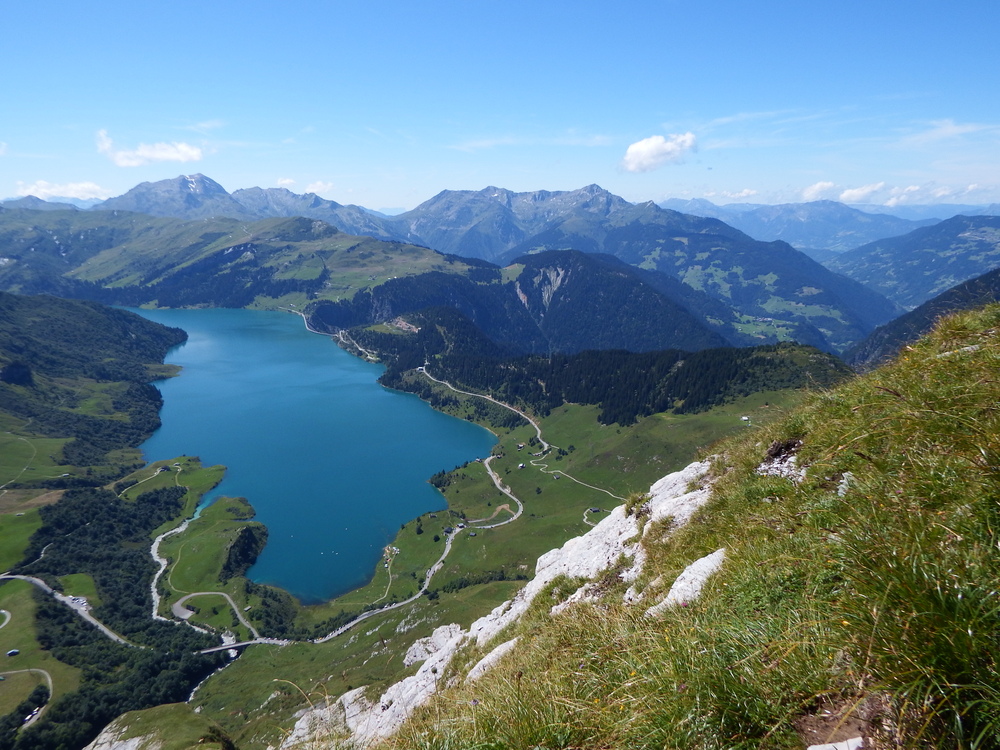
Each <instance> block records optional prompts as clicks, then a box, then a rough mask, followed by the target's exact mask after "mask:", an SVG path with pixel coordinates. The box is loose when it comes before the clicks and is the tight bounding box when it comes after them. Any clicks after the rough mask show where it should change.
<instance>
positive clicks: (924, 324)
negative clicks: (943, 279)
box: [844, 268, 1000, 370]
mask: <svg viewBox="0 0 1000 750" xmlns="http://www.w3.org/2000/svg"><path fill="white" fill-rule="evenodd" d="M998 300H1000V268H998V269H995V270H993V271H988V272H987V273H984V274H983V275H982V276H977V277H976V278H974V279H969V280H968V281H965V282H963V283H961V284H959V285H958V286H955V287H952V288H951V289H949V290H948V291H946V292H944V293H943V294H939V295H938V296H937V297H934V298H933V299H930V300H928V301H927V302H924V304H922V305H920V306H919V307H917V308H915V309H913V310H911V311H910V312H908V313H906V314H904V315H901V316H899V317H898V318H896V319H895V320H892V321H890V322H888V323H886V324H885V325H883V326H879V327H878V328H876V329H875V330H874V331H872V332H871V334H869V335H868V337H867V338H865V339H864V340H863V341H860V342H859V343H857V344H855V345H854V346H852V347H851V348H850V349H849V350H848V351H847V352H846V353H845V354H844V360H845V361H846V362H847V363H848V364H850V365H851V366H853V367H855V368H857V369H859V370H872V369H874V368H876V367H878V366H879V365H881V364H883V363H884V362H887V361H888V360H890V359H892V358H893V357H895V356H896V355H897V354H898V353H899V351H900V350H901V349H902V348H903V347H904V346H906V345H907V344H910V343H912V342H914V341H916V340H917V339H918V338H920V337H921V336H923V335H924V334H925V333H927V332H928V331H930V330H931V328H933V326H934V323H935V322H936V321H937V319H938V318H940V317H941V316H942V315H948V314H949V313H953V312H958V311H959V310H969V309H971V308H973V307H979V306H980V305H985V304H987V303H989V302H996V301H998Z"/></svg>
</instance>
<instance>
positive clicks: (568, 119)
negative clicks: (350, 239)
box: [0, 0, 1000, 209]
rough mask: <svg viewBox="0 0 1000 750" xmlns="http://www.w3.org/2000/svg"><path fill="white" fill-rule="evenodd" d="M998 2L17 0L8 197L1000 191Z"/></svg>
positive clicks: (5, 177) (722, 196) (752, 197)
mask: <svg viewBox="0 0 1000 750" xmlns="http://www.w3.org/2000/svg"><path fill="white" fill-rule="evenodd" d="M998 21H1000V5H998V4H996V3H995V2H990V1H989V0H970V2H968V3H965V4H963V5H962V7H961V8H960V9H949V8H947V7H946V6H942V5H940V4H938V3H931V2H916V3H911V4H908V5H906V6H899V5H898V4H890V3H888V2H886V0H875V1H874V2H865V3H862V2H848V3H838V4H835V5H832V6H829V7H819V6H815V5H802V4H800V3H794V2H791V1H790V0H774V1H773V2H771V3H768V4H767V5H766V6H760V5H747V4H745V3H738V2H735V1H733V0H709V2H704V3H698V4H695V3H691V2H679V1H677V0H667V1H666V2H659V3H639V2H624V3H618V4H616V5H614V6H613V7H608V6H607V5H606V4H604V3H597V2H593V0H585V1H584V2H575V3H572V4H571V3H568V2H563V1H561V0H560V1H559V2H551V3H546V4H542V5H538V4H528V3H526V2H523V1H521V0H517V1H515V2H509V3H504V4H489V5H487V4H478V3H459V2H451V1H448V2H436V3H433V4H431V5H429V6H428V5H422V6H417V5H410V4H403V3H389V4H384V5H381V6H372V5H370V4H363V3H361V2H357V1H356V0H345V1H344V2H338V3H323V2H316V1H315V0H292V1H291V2H289V3H285V4H282V5H274V4H270V3H268V4H265V3H263V2H259V0H251V1H248V2H241V3H235V2H233V1H232V0H221V1H220V2H217V3H211V4H201V3H194V2H192V1H191V0H178V2H175V3H171V4H170V5H163V4H152V3H140V4H135V3H129V4H126V3H124V2H121V0H109V2H107V3H101V4H99V5H94V4H90V5H80V4H75V5H72V6H61V5H53V4H48V5H44V4H42V5H39V4H34V5H30V4H23V3H21V4H15V5H13V6H11V7H9V8H7V9H5V19H4V27H5V31H6V33H5V34H4V43H3V44H2V45H0V62H2V63H3V64H4V66H5V69H6V70H7V71H8V76H6V77H5V82H4V84H3V93H4V96H3V101H4V110H5V116H4V117H3V118H0V197H4V198H6V197H16V196H18V195H28V194H32V195H36V196H38V197H40V198H51V197H54V196H66V197H76V198H107V197H110V196H113V195H120V194H122V193H124V192H126V191H127V190H128V189H130V188H131V187H133V186H135V185H136V184H138V183H140V182H144V181H157V180H161V179H165V178H169V177H174V176H176V175H177V174H178V173H182V172H183V173H195V172H201V173H204V174H206V175H208V176H210V177H212V179H214V180H217V181H218V182H220V183H221V184H222V185H223V186H224V187H225V188H226V189H227V190H230V191H232V190H235V189H238V188H243V187H251V186H260V187H287V188H288V189H290V190H292V191H293V192H296V193H306V192H315V193H317V194H319V195H321V196H322V197H324V198H329V199H331V200H335V201H338V202H340V203H356V204H360V205H363V206H366V207H369V208H374V209H381V208H386V207H399V208H413V207H414V206H416V205H417V204H419V203H421V202H422V201H424V200H426V199H428V198H429V197H431V196H433V195H434V194H436V193H438V192H440V191H441V190H444V189H456V190H457V189H481V188H483V187H486V186H487V185H496V186H499V187H504V188H508V189H511V190H515V191H530V190H540V189H545V190H572V189H575V188H579V187H582V186H584V185H587V184H591V183H597V184H599V185H601V186H602V187H604V188H606V189H608V190H610V191H611V192H613V193H616V194H618V195H621V196H623V197H625V198H626V199H628V200H632V201H637V202H638V201H645V200H655V201H662V200H664V199H667V198H672V197H678V198H707V199H709V200H712V201H713V202H715V203H720V204H722V203H730V202H739V201H747V202H753V203H783V202H799V201H805V200H815V199H823V198H826V199H833V200H840V201H842V202H845V203H864V202H871V203H882V204H889V205H893V204H908V203H913V204H916V203H975V204H987V203H994V202H1000V102H998V101H997V99H996V97H994V96H992V90H991V88H990V80H989V75H990V74H989V73H988V71H990V70H997V69H998V68H1000V47H998V46H997V45H996V44H995V42H994V40H993V38H992V37H993V29H994V28H995V27H996V25H997V22H998Z"/></svg>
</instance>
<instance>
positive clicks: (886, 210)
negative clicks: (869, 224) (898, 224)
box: [853, 203, 1000, 221]
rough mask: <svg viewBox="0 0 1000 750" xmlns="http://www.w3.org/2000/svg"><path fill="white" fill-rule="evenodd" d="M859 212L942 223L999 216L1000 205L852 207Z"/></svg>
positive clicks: (875, 205)
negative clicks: (967, 217) (949, 220)
mask: <svg viewBox="0 0 1000 750" xmlns="http://www.w3.org/2000/svg"><path fill="white" fill-rule="evenodd" d="M853 207H854V208H856V209H858V210H859V211H865V212H866V213H870V214H890V215H891V216H898V217H899V218H901V219H911V220H915V221H921V220H923V219H937V220H938V221H944V220H945V219H950V218H951V217H952V216H998V215H1000V204H997V203H994V204H992V205H989V206H983V205H970V204H967V203H929V204H914V205H902V206H882V205H878V204H874V203H870V204H869V203H864V204H861V203H859V204H856V205H854V206H853Z"/></svg>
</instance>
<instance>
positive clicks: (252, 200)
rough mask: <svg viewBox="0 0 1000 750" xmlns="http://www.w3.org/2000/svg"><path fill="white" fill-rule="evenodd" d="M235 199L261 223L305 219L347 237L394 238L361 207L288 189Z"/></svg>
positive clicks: (244, 193)
mask: <svg viewBox="0 0 1000 750" xmlns="http://www.w3.org/2000/svg"><path fill="white" fill-rule="evenodd" d="M232 198H233V200H235V201H236V202H237V203H239V204H240V205H241V206H243V208H244V209H246V210H247V211H248V212H250V213H251V214H253V215H254V216H255V217H256V218H258V219H266V218H270V217H279V216H305V217H306V218H307V219H319V220H320V221H325V222H326V223H328V224H333V225H334V226H335V227H337V228H338V229H340V230H341V231H344V232H347V233H348V234H363V235H368V236H370V237H380V238H383V239H386V238H395V235H393V234H391V233H387V232H386V231H385V222H384V221H383V219H386V218H388V217H384V216H379V215H378V214H376V213H373V212H371V211H369V210H367V209H365V208H362V207H360V206H344V205H341V204H340V203H337V202H335V201H331V200H327V199H325V198H320V197H319V196H318V195H316V194H315V193H306V194H305V195H298V194H296V193H293V192H291V191H290V190H286V189H285V188H259V187H253V188H246V189H243V190H235V191H233V193H232Z"/></svg>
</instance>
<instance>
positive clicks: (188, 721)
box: [121, 703, 225, 750]
mask: <svg viewBox="0 0 1000 750" xmlns="http://www.w3.org/2000/svg"><path fill="white" fill-rule="evenodd" d="M121 722H122V723H123V724H125V725H127V726H128V729H127V730H126V731H125V732H124V733H123V734H122V736H121V739H122V740H125V741H127V740H133V739H137V738H139V737H146V736H149V735H155V736H156V737H157V740H158V741H157V744H156V747H158V748H159V749H160V750H189V749H190V748H193V747H198V748H203V749H204V750H224V748H225V745H224V744H222V742H221V741H220V740H221V738H220V736H219V732H221V729H220V728H219V726H218V724H216V723H215V722H214V721H212V720H211V719H209V718H207V717H206V716H203V715H201V714H197V713H195V712H194V710H193V709H192V708H191V707H190V706H189V705H188V704H186V703H169V704H166V705H163V706H155V707H154V708H149V709H146V710H145V711H130V712H129V713H126V714H123V716H122V718H121Z"/></svg>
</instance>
